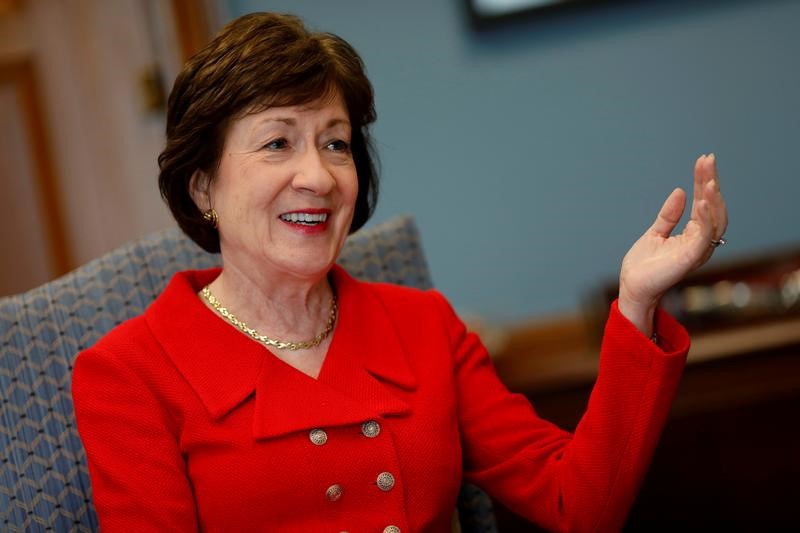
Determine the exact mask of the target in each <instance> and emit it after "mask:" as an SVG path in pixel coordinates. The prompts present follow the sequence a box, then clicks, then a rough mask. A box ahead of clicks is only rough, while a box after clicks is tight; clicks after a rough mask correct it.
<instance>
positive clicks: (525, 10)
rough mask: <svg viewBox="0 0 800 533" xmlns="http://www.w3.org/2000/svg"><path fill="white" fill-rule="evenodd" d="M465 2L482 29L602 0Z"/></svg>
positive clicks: (478, 26)
mask: <svg viewBox="0 0 800 533" xmlns="http://www.w3.org/2000/svg"><path fill="white" fill-rule="evenodd" d="M466 2H467V9H468V11H469V15H470V19H471V21H472V24H473V26H474V27H475V28H477V29H483V28H487V27H492V26H496V25H498V24H501V23H504V22H510V21H512V20H518V19H520V18H532V17H537V16H544V15H546V14H550V13H553V12H556V11H564V10H565V9H567V8H574V7H576V6H578V5H579V4H583V5H585V4H599V3H602V2H603V0H466Z"/></svg>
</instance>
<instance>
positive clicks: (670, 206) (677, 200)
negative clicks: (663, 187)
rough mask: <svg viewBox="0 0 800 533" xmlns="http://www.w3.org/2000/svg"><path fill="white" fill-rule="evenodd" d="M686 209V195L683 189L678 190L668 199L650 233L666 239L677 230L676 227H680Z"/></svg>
mask: <svg viewBox="0 0 800 533" xmlns="http://www.w3.org/2000/svg"><path fill="white" fill-rule="evenodd" d="M685 207H686V193H685V192H684V191H683V189H681V188H677V189H675V190H674V191H672V193H671V194H670V195H669V196H668V197H667V200H666V201H665V202H664V205H662V206H661V210H660V211H659V212H658V216H657V217H656V220H655V222H653V225H652V226H650V229H649V230H648V231H649V232H650V233H652V234H655V235H658V236H659V237H663V238H665V239H666V238H667V237H669V236H670V234H671V233H672V230H674V229H675V226H677V225H678V222H679V221H680V219H681V217H682V216H683V210H684V208H685Z"/></svg>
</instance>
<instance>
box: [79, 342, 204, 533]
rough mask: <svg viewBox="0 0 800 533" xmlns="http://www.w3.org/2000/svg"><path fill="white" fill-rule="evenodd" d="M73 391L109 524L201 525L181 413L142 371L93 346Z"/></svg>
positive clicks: (132, 527) (143, 527)
mask: <svg viewBox="0 0 800 533" xmlns="http://www.w3.org/2000/svg"><path fill="white" fill-rule="evenodd" d="M72 396H73V401H74V405H75V416H76V419H77V424H78V430H79V433H80V436H81V440H82V441H83V445H84V447H85V448H86V454H87V457H88V462H89V476H90V479H91V483H92V492H93V495H94V503H95V508H96V510H97V515H98V519H99V521H100V526H101V528H102V530H103V531H104V532H109V533H114V532H117V531H119V532H125V533H127V532H129V531H137V532H148V531H151V532H162V531H171V532H195V531H197V529H198V528H197V518H196V511H195V503H194V498H193V496H192V490H191V487H190V484H189V480H188V478H187V476H186V466H185V462H184V460H183V458H182V456H181V453H180V450H179V447H178V442H177V437H176V431H175V424H174V421H172V420H171V419H170V417H169V415H168V413H166V412H165V411H164V408H163V406H162V405H161V404H160V402H159V401H158V400H157V398H156V397H155V396H154V394H153V393H152V391H151V390H150V389H149V388H148V387H147V386H146V385H145V383H144V382H143V381H142V379H141V378H140V377H139V376H138V375H137V374H136V373H135V372H134V371H133V370H132V369H130V368H129V367H128V366H126V365H125V364H124V363H123V362H122V361H120V360H119V359H117V358H115V357H114V356H112V355H111V354H109V353H104V352H100V351H98V350H96V349H90V350H88V351H86V352H83V353H82V354H80V356H79V357H78V359H77V361H76V363H75V368H74V371H73V374H72Z"/></svg>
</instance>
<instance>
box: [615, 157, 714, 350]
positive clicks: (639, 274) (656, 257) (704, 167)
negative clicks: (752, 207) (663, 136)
mask: <svg viewBox="0 0 800 533" xmlns="http://www.w3.org/2000/svg"><path fill="white" fill-rule="evenodd" d="M685 206H686V193H685V192H684V191H683V190H682V189H680V188H679V189H675V190H674V191H672V194H670V195H669V197H668V198H667V201H666V202H664V205H663V206H662V207H661V211H660V212H659V213H658V217H656V220H655V222H653V225H652V226H650V228H649V229H648V230H647V231H646V232H645V233H644V235H642V236H641V237H640V238H639V240H638V241H636V243H635V244H634V245H633V246H632V247H631V249H630V250H628V253H627V254H625V258H624V259H623V260H622V269H621V270H620V276H619V287H620V288H619V310H620V312H621V313H622V314H623V315H624V316H625V317H626V318H628V320H630V321H631V322H633V323H634V324H635V325H636V327H637V328H639V330H641V331H642V332H643V333H644V334H645V335H647V336H650V335H651V334H652V333H653V316H654V314H655V310H656V307H657V306H658V302H659V300H660V299H661V296H663V294H664V293H665V292H666V291H667V290H668V289H669V288H670V287H672V286H673V285H675V284H676V283H677V282H678V281H680V280H681V279H683V278H684V277H685V276H686V275H687V274H688V273H689V272H691V271H692V270H694V269H696V268H698V267H699V266H700V265H702V264H703V263H705V262H706V261H708V259H709V258H710V257H711V254H712V253H713V252H714V249H715V248H716V246H717V245H718V244H719V241H720V239H721V238H722V235H723V234H724V233H725V228H727V226H728V211H727V209H726V208H725V202H724V201H723V199H722V194H721V193H720V189H719V176H718V175H717V164H716V160H715V158H714V154H711V155H702V156H700V157H699V158H698V159H697V162H696V163H695V166H694V198H693V200H692V213H691V219H690V220H689V222H688V223H687V224H686V227H685V228H684V229H683V232H682V233H680V234H679V235H671V233H672V231H673V230H674V229H675V226H676V225H677V224H678V221H679V220H680V218H681V216H682V215H683V210H684V208H685Z"/></svg>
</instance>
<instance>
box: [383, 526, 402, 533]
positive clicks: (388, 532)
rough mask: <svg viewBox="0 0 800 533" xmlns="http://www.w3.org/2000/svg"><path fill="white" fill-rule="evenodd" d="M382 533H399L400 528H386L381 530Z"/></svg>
mask: <svg viewBox="0 0 800 533" xmlns="http://www.w3.org/2000/svg"><path fill="white" fill-rule="evenodd" d="M383 533H400V528H399V527H397V526H386V527H385V528H383Z"/></svg>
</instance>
